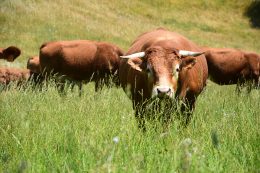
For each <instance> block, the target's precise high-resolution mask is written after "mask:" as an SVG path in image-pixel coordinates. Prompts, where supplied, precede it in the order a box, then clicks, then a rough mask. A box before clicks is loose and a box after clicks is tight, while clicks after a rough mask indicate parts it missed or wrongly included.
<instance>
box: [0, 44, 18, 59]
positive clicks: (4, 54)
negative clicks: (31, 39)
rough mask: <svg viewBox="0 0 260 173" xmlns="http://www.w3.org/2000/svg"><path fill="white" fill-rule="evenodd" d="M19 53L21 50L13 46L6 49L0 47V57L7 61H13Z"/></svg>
mask: <svg viewBox="0 0 260 173" xmlns="http://www.w3.org/2000/svg"><path fill="white" fill-rule="evenodd" d="M20 54H21V50H20V49H19V48H17V47H15V46H10V47H8V48H6V49H4V48H0V59H5V60H7V61H8V62H13V61H14V60H15V59H16V58H17V57H18V56H19V55H20Z"/></svg>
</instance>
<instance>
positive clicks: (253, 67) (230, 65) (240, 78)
mask: <svg viewBox="0 0 260 173" xmlns="http://www.w3.org/2000/svg"><path fill="white" fill-rule="evenodd" d="M202 49H203V51H205V56H206V59H207V64H208V70H209V76H210V79H211V80H212V81H213V82H215V83H217V84H219V85H229V84H237V91H240V88H241V86H242V85H244V84H245V83H249V85H247V86H248V91H249V92H250V90H251V87H252V86H259V82H260V81H259V76H260V55H259V54H256V53H253V52H246V51H241V50H237V49H230V48H208V47H202ZM252 84H253V85H252Z"/></svg>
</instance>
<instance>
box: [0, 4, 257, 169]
mask: <svg viewBox="0 0 260 173" xmlns="http://www.w3.org/2000/svg"><path fill="white" fill-rule="evenodd" d="M250 2H251V1H249V0H248V1H247V0H245V1H244V0H239V1H235V0H230V1H222V0H218V1H217V0H216V1H204V0H198V1H192V2H190V1H188V0H184V1H178V0H167V1H160V0H154V1H152V2H150V1H148V0H143V1H130V0H125V1H120V0H110V1H108V0H102V1H85V0H73V1H69V0H55V1H49V0H45V1H43V0H2V1H0V25H1V27H0V40H1V45H0V46H1V47H5V46H9V45H17V46H18V47H20V48H21V49H22V55H21V57H19V58H18V59H17V60H16V61H15V62H14V63H8V62H4V61H2V60H1V61H0V65H1V66H10V67H13V66H17V67H23V68H24V67H25V66H26V61H27V58H28V56H32V55H37V54H38V51H39V47H40V45H41V44H42V43H43V42H46V41H50V40H73V39H91V40H102V41H108V42H113V43H115V44H117V45H119V46H120V47H122V48H123V49H125V50H127V49H128V47H129V45H130V44H131V42H132V41H133V40H134V39H135V38H136V37H137V36H138V35H139V34H141V33H143V32H145V31H149V30H152V29H154V28H157V27H166V28H168V29H170V30H172V31H177V32H179V33H181V34H183V35H185V36H186V37H188V38H190V39H191V40H193V41H194V42H196V43H197V44H200V45H208V46H214V47H235V48H240V49H244V50H251V51H256V52H258V53H259V50H260V44H259V38H260V32H259V30H257V29H253V28H251V27H250V23H249V19H248V18H246V17H245V16H244V15H243V14H244V11H245V9H246V8H247V6H249V4H250ZM259 98H260V93H259V91H258V90H253V91H252V92H251V93H250V94H249V95H248V94H246V91H245V90H244V91H243V92H242V94H240V95H237V94H236V93H235V86H218V85H216V84H213V83H212V82H209V83H208V86H207V87H206V90H205V91H204V92H203V93H202V94H201V95H200V96H199V98H198V101H197V104H196V110H195V112H194V117H193V119H192V122H191V124H190V125H189V126H188V127H187V128H181V127H180V125H179V122H178V121H174V122H173V123H172V124H171V126H170V127H169V129H168V130H167V131H166V132H163V130H162V127H161V126H160V125H158V123H156V122H154V124H157V125H158V127H157V128H154V127H153V126H154V125H153V124H152V123H151V124H149V125H148V131H147V133H142V132H140V131H139V129H138V128H137V123H136V120H135V118H134V111H133V110H132V104H131V101H130V100H129V99H128V97H127V96H126V95H125V93H124V92H123V90H122V89H120V88H111V89H108V88H105V89H104V90H102V91H101V92H99V93H95V92H94V85H93V84H92V83H90V84H88V85H85V86H84V93H83V95H82V96H81V97H79V96H78V92H77V91H75V92H68V93H67V95H66V96H60V95H59V93H58V92H57V90H56V88H55V87H54V84H52V83H51V84H50V86H49V87H48V88H47V89H46V90H45V91H42V92H39V91H37V90H36V91H35V90H33V89H32V87H31V86H30V85H29V86H28V87H27V89H25V90H18V89H15V88H14V87H11V88H10V89H9V90H7V91H2V92H1V93H0V139H1V140H0V172H22V171H24V172H260V154H259V153H260V145H259V144H260V131H259V127H260V117H259V115H260V109H259V107H260V101H259ZM117 138H118V139H119V142H115V141H116V140H115V141H114V140H113V139H117Z"/></svg>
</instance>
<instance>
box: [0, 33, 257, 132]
mask: <svg viewBox="0 0 260 173" xmlns="http://www.w3.org/2000/svg"><path fill="white" fill-rule="evenodd" d="M20 53H21V51H20V49H19V48H16V47H14V46H10V47H8V48H6V49H3V48H0V59H5V60H7V61H9V62H12V61H14V60H15V59H16V58H17V57H18V56H19V55H20ZM259 73H260V55H259V54H256V53H253V52H246V51H242V50H237V49H232V48H209V47H202V46H198V45H196V44H194V43H193V42H192V41H190V40H189V39H187V38H185V37H184V36H182V35H180V34H178V33H175V32H172V31H169V30H166V29H163V28H158V29H156V30H153V31H150V32H146V33H143V34H141V35H140V36H138V37H137V38H136V40H134V41H133V43H132V45H131V46H130V48H129V49H128V51H127V52H126V53H124V52H123V51H122V49H120V48H119V47H118V46H116V45H114V44H111V43H106V42H98V41H89V40H75V41H55V42H47V43H44V44H42V46H41V47H40V50H39V55H37V56H33V57H30V58H29V59H28V62H27V69H17V68H16V69H14V68H5V67H1V68H0V84H1V85H4V86H5V85H8V84H9V83H10V82H13V81H15V82H18V83H21V82H24V81H28V80H30V81H32V82H35V83H42V82H43V81H46V79H49V78H53V77H56V78H57V76H58V82H57V84H58V85H57V86H58V87H59V91H63V90H64V84H65V81H66V80H68V81H71V82H72V83H73V85H74V84H77V85H78V86H79V89H80V93H81V88H82V83H86V82H90V81H93V82H95V90H96V91H98V90H99V89H100V88H101V87H102V86H103V85H104V84H105V85H109V83H110V82H111V79H112V81H113V82H114V83H115V85H116V86H121V87H122V88H123V89H124V91H125V92H126V94H127V95H128V96H129V97H130V98H131V99H132V103H133V108H134V109H135V115H136V117H137V121H138V124H139V127H140V128H145V127H144V123H145V120H144V119H146V117H145V116H146V114H145V112H144V110H145V108H146V107H147V105H148V104H150V103H152V102H151V100H154V99H157V100H159V101H161V100H170V101H171V102H170V103H172V102H174V103H180V105H181V106H180V110H181V114H182V115H184V116H183V117H185V121H184V122H185V124H186V125H187V124H188V123H189V121H190V118H191V115H192V112H193V110H194V107H195V102H196V98H197V97H198V95H199V94H200V93H201V92H202V91H203V89H204V88H205V86H206V81H207V79H208V77H209V78H210V79H211V80H212V81H213V82H215V83H217V84H220V85H229V84H237V86H238V87H237V88H241V86H244V85H245V84H246V83H250V86H251V87H252V86H253V87H259ZM246 86H248V85H246ZM251 87H250V89H251ZM238 91H239V89H238ZM169 106H173V105H172V104H169ZM164 116H165V117H167V118H166V119H167V121H168V120H169V119H170V118H169V117H170V116H168V115H164Z"/></svg>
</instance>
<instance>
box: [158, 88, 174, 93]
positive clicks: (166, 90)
mask: <svg viewBox="0 0 260 173" xmlns="http://www.w3.org/2000/svg"><path fill="white" fill-rule="evenodd" d="M170 92H171V89H170V88H157V93H158V94H169V93H170Z"/></svg>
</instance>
